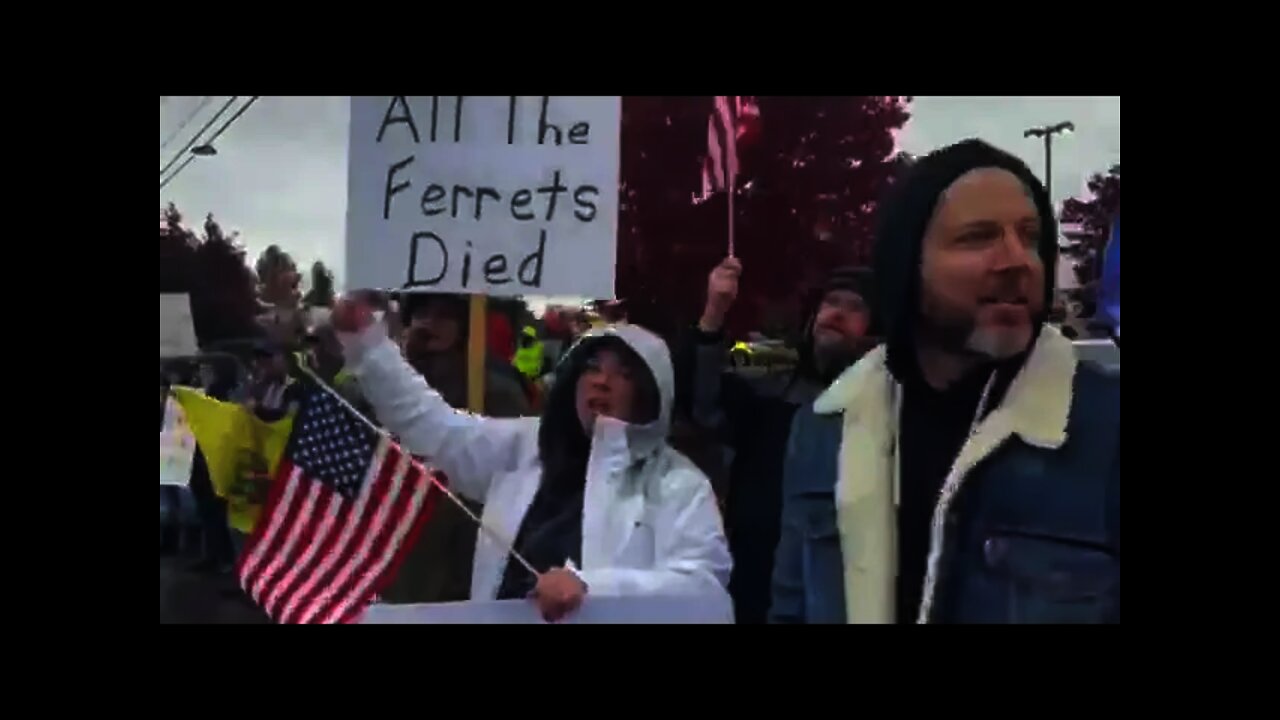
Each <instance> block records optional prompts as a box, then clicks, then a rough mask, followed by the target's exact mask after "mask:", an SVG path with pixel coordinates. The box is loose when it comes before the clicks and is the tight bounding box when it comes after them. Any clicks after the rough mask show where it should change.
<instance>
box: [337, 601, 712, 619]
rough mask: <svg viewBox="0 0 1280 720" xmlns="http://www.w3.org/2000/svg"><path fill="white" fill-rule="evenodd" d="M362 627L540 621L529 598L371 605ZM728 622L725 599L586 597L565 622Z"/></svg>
mask: <svg viewBox="0 0 1280 720" xmlns="http://www.w3.org/2000/svg"><path fill="white" fill-rule="evenodd" d="M361 622H362V623H364V624H366V625H459V624H461V625H545V624H546V621H545V620H543V619H542V616H541V615H539V614H538V609H537V607H536V606H535V605H534V604H533V602H531V601H529V600H488V601H474V602H453V603H432V604H421V605H370V606H369V608H368V609H367V610H366V611H365V615H364V618H363V619H362V620H361ZM731 623H733V606H732V605H731V604H730V602H729V599H728V597H720V598H703V597H604V596H602V597H590V596H588V597H587V599H586V600H585V601H584V602H583V604H582V607H581V608H579V610H578V612H576V613H574V614H573V615H570V616H569V617H568V618H565V619H564V620H563V621H561V623H560V624H565V625H618V624H624V625H625V624H630V625H635V624H675V625H688V624H696V625H725V624H731Z"/></svg>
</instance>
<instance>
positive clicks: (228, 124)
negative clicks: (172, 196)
mask: <svg viewBox="0 0 1280 720" xmlns="http://www.w3.org/2000/svg"><path fill="white" fill-rule="evenodd" d="M236 97H239V96H236ZM258 97H259V96H258V95H254V96H253V97H251V98H249V102H247V103H245V104H244V105H241V106H240V109H239V110H237V111H236V112H235V114H234V115H232V116H231V117H230V118H228V119H227V121H226V122H225V123H223V124H222V127H220V128H218V131H217V132H215V133H214V134H213V136H212V137H210V138H208V139H207V140H205V141H204V144H205V145H212V144H213V141H214V140H217V139H218V137H219V136H220V135H222V133H224V132H226V131H227V128H229V127H231V124H232V123H234V122H235V121H236V120H238V119H239V118H240V116H241V115H244V112H245V111H246V110H248V109H249V106H250V105H252V104H253V103H254V102H256V101H257V99H258ZM234 99H235V98H232V100H234ZM225 109H226V108H225V107H224V108H223V110H225ZM219 114H221V113H219ZM215 119H216V116H215ZM205 129H206V130H207V129H208V127H207V126H206V127H205ZM201 132H202V133H203V130H202V131H201ZM195 157H196V156H195V155H188V156H187V159H186V160H183V162H182V164H181V165H179V166H178V169H177V170H174V171H173V174H171V175H169V177H167V178H165V179H164V180H162V181H161V182H160V189H161V190H163V189H164V186H165V185H168V184H169V183H171V182H173V179H174V178H176V177H178V173H180V172H182V170H183V169H184V168H185V167H187V166H188V165H190V164H191V161H192V160H195Z"/></svg>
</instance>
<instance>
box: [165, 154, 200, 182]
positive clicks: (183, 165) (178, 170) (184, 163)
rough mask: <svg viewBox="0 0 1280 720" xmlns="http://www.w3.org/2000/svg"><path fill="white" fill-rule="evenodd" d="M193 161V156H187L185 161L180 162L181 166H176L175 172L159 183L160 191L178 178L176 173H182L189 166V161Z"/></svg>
mask: <svg viewBox="0 0 1280 720" xmlns="http://www.w3.org/2000/svg"><path fill="white" fill-rule="evenodd" d="M195 159H196V156H195V155H188V156H187V159H186V160H183V161H182V164H181V165H179V166H178V169H177V170H174V171H173V174H172V175H170V176H169V177H167V178H165V179H164V180H161V181H160V189H161V190H163V189H164V186H165V185H168V184H169V183H171V182H173V179H174V178H176V177H178V173H180V172H182V169H183V168H185V167H186V166H188V165H190V164H191V161H192V160H195Z"/></svg>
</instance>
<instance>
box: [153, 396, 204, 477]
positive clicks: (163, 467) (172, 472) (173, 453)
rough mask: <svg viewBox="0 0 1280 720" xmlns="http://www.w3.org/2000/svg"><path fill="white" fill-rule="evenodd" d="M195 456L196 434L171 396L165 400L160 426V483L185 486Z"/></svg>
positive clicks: (180, 407)
mask: <svg viewBox="0 0 1280 720" xmlns="http://www.w3.org/2000/svg"><path fill="white" fill-rule="evenodd" d="M195 457H196V436H195V435H193V434H192V433H191V426H190V425H188V424H187V416H186V413H184V412H182V406H181V405H179V404H178V403H177V402H175V401H174V399H173V398H168V399H167V400H165V406H164V424H163V425H161V426H160V484H161V485H181V486H184V487H185V486H186V484H187V482H188V481H189V480H190V479H191V465H192V463H193V462H195Z"/></svg>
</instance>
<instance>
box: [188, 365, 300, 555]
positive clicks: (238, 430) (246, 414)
mask: <svg viewBox="0 0 1280 720" xmlns="http://www.w3.org/2000/svg"><path fill="white" fill-rule="evenodd" d="M173 397H174V399H175V400H177V401H178V404H179V405H181V406H182V410H183V412H185V413H186V416H187V423H188V425H189V426H190V428H191V433H192V434H193V435H195V437H196V445H197V446H198V447H199V448H200V452H201V453H203V454H204V459H205V463H206V464H207V465H208V466H209V481H210V483H211V484H212V485H213V490H214V492H215V493H217V494H218V497H222V498H226V500H227V519H228V521H229V522H230V523H231V527H233V528H235V529H236V530H239V531H240V532H243V533H251V532H253V528H254V526H255V525H257V523H258V517H259V516H260V515H261V514H262V507H263V505H264V504H266V501H267V489H268V479H269V478H272V477H274V476H275V472H276V467H277V466H278V465H279V464H280V458H281V457H283V456H284V448H285V445H286V444H288V442H289V433H291V432H292V431H293V414H292V413H290V414H289V415H288V416H287V417H285V418H284V419H283V420H279V421H277V422H274V423H267V422H263V421H262V420H259V419H258V418H257V417H255V416H254V414H253V413H252V412H250V411H249V410H248V409H246V408H245V407H243V406H241V405H237V404H235V403H228V402H223V401H221V400H215V399H213V398H211V397H209V396H208V395H205V394H204V393H203V392H200V391H199V390H193V389H192V388H186V387H174V388H173Z"/></svg>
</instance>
